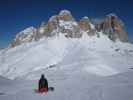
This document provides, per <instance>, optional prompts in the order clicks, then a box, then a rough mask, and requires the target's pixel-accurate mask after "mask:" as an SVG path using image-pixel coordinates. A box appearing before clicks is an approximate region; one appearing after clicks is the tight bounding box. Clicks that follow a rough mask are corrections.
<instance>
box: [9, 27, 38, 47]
mask: <svg viewBox="0 0 133 100" xmlns="http://www.w3.org/2000/svg"><path fill="white" fill-rule="evenodd" d="M36 31H37V30H36V28H34V27H29V28H26V29H25V30H23V31H21V32H19V33H18V34H17V35H16V37H15V39H14V40H13V42H12V43H11V46H12V47H15V46H17V45H20V44H22V43H27V42H31V41H33V40H34V39H35V38H34V36H35V34H36Z"/></svg>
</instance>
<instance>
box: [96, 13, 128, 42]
mask: <svg viewBox="0 0 133 100" xmlns="http://www.w3.org/2000/svg"><path fill="white" fill-rule="evenodd" d="M96 29H97V30H98V31H102V32H103V33H105V34H107V35H108V36H109V38H110V39H112V40H114V41H115V40H117V39H119V40H120V41H123V42H126V41H128V35H127V33H126V32H125V30H124V23H123V22H122V21H121V20H120V19H119V18H118V17H117V16H116V15H115V14H109V15H107V16H106V17H105V19H103V21H101V22H100V23H98V24H97V25H96Z"/></svg>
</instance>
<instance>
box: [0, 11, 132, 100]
mask: <svg viewBox="0 0 133 100" xmlns="http://www.w3.org/2000/svg"><path fill="white" fill-rule="evenodd" d="M118 28H119V29H118ZM132 61H133V45H132V44H131V43H129V42H127V33H126V32H125V31H124V28H123V24H122V21H121V20H120V19H119V18H118V17H116V15H114V14H110V15H108V16H106V18H105V19H103V20H102V21H100V22H98V23H97V24H95V25H93V24H92V23H91V22H90V20H89V18H88V17H83V18H81V20H80V21H79V22H78V21H76V20H75V18H74V17H73V16H72V14H71V12H70V11H67V10H63V11H61V12H60V13H59V14H58V15H54V16H52V17H51V18H50V19H49V21H48V22H47V23H42V24H41V25H40V27H38V28H34V27H30V28H27V29H26V30H24V31H22V32H20V33H18V34H17V35H16V38H15V39H14V40H13V42H12V43H11V47H10V48H6V49H2V50H0V75H1V76H2V77H0V98H2V100H29V99H30V100H37V99H39V100H44V99H47V100H53V99H54V100H81V99H84V100H132V95H133V85H132V83H133V81H132V80H133V78H132V75H133V74H132V68H133V62H132ZM42 73H43V74H45V75H46V77H47V78H48V82H49V86H53V87H54V88H55V91H54V92H53V93H52V92H51V93H50V92H49V93H48V94H47V95H39V94H35V93H34V89H35V88H37V80H38V79H39V78H40V75H41V74H42ZM6 78H8V79H6ZM68 90H69V91H68Z"/></svg>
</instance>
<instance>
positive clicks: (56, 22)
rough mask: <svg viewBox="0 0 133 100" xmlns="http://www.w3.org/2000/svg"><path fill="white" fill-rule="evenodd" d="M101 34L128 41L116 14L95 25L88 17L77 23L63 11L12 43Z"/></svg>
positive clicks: (20, 34) (68, 12) (23, 32)
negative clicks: (61, 35)
mask: <svg viewBox="0 0 133 100" xmlns="http://www.w3.org/2000/svg"><path fill="white" fill-rule="evenodd" d="M99 32H102V33H103V34H106V35H107V36H108V37H109V38H110V39H111V40H113V41H116V40H120V41H122V42H127V41H128V35H127V33H126V31H125V29H124V23H123V22H122V20H121V19H120V18H118V17H117V16H116V15H115V14H109V15H107V16H106V17H105V18H103V20H101V21H100V22H96V23H95V25H94V24H92V22H91V21H90V20H89V18H88V17H87V16H85V17H83V18H81V19H80V20H79V21H76V19H75V18H74V17H73V16H72V14H71V12H70V11H68V10H62V11H60V13H59V14H58V15H54V16H52V17H50V18H49V20H48V22H46V23H44V22H43V23H42V24H41V25H40V27H38V28H34V27H29V28H27V29H25V30H24V31H22V32H20V33H18V34H17V35H16V37H15V39H14V40H13V41H12V43H11V47H15V46H18V45H20V44H23V43H28V42H31V41H37V40H40V39H41V38H44V37H45V38H47V37H53V36H58V35H59V33H60V34H64V36H65V37H67V38H81V37H82V36H83V35H84V34H88V35H89V36H94V35H96V36H99Z"/></svg>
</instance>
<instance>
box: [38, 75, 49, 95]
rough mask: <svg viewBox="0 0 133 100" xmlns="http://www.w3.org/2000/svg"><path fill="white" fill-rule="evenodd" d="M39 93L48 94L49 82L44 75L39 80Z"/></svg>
mask: <svg viewBox="0 0 133 100" xmlns="http://www.w3.org/2000/svg"><path fill="white" fill-rule="evenodd" d="M38 91H39V92H40V93H44V92H45V93H47V92H48V81H47V79H46V78H45V76H44V74H42V75H41V78H40V80H39V85H38Z"/></svg>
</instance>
